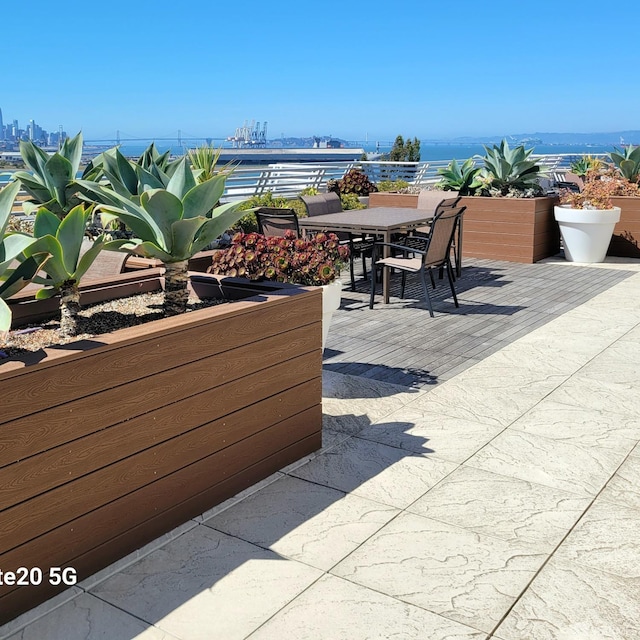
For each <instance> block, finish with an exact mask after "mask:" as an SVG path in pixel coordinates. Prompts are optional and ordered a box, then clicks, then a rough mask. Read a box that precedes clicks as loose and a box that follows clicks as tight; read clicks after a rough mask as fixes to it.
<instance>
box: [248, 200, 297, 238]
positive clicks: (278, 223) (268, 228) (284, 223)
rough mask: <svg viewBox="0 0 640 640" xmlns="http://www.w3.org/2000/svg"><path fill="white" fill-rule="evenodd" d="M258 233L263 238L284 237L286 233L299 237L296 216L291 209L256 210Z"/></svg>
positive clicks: (263, 208) (264, 208) (266, 208)
mask: <svg viewBox="0 0 640 640" xmlns="http://www.w3.org/2000/svg"><path fill="white" fill-rule="evenodd" d="M255 215H256V220H257V221H258V233H261V234H262V235H264V236H277V237H279V238H282V237H284V234H285V233H286V232H287V231H293V232H294V233H295V234H296V236H297V237H300V227H299V225H298V216H297V215H296V212H295V211H294V210H293V209H278V208H275V207H261V208H260V209H257V210H256V214H255Z"/></svg>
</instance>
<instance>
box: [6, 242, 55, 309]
mask: <svg viewBox="0 0 640 640" xmlns="http://www.w3.org/2000/svg"><path fill="white" fill-rule="evenodd" d="M32 242H33V238H32ZM46 258H47V255H46V254H40V255H37V256H32V257H31V258H27V259H26V260H23V261H22V262H21V263H20V264H19V265H18V266H17V267H16V268H15V269H11V270H10V271H7V272H5V274H4V276H3V278H2V280H0V298H5V299H7V298H10V297H11V296H12V295H13V294H14V293H17V292H18V291H20V289H23V288H24V287H25V286H26V285H27V284H29V282H31V280H32V278H33V276H34V275H35V273H36V272H37V271H38V269H39V268H40V265H41V264H42V262H43V261H44V260H45V259H46Z"/></svg>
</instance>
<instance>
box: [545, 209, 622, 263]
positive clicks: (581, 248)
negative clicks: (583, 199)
mask: <svg viewBox="0 0 640 640" xmlns="http://www.w3.org/2000/svg"><path fill="white" fill-rule="evenodd" d="M554 214H555V218H556V220H557V221H558V226H559V227H560V233H561V235H562V243H563V245H564V255H565V258H566V259H567V260H569V261H571V262H603V261H604V258H605V256H606V255H607V249H608V248H609V243H610V242H611V236H612V235H613V229H614V227H615V226H616V222H618V220H620V207H613V209H572V208H570V207H563V206H560V207H554Z"/></svg>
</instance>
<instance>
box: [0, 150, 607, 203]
mask: <svg viewBox="0 0 640 640" xmlns="http://www.w3.org/2000/svg"><path fill="white" fill-rule="evenodd" d="M581 155H582V154H567V153H564V154H556V155H534V156H532V158H535V159H536V160H538V161H539V162H540V163H541V164H542V165H543V166H544V174H545V175H546V176H547V179H550V180H558V179H561V177H562V176H563V174H564V173H565V172H566V171H567V170H568V169H569V165H570V164H571V162H572V161H573V160H575V159H576V158H578V157H580V156H581ZM600 155H603V156H604V155H606V154H600ZM474 160H475V161H476V164H479V163H480V162H481V157H480V156H477V157H475V158H474ZM449 162H450V160H433V161H430V162H378V161H375V160H373V161H352V162H323V163H297V164H293V163H279V164H273V165H269V166H268V167H243V166H239V167H236V168H235V169H234V171H233V172H232V173H231V174H230V175H229V177H228V178H227V183H226V188H225V191H224V194H223V196H222V200H223V201H224V202H230V201H234V200H245V199H248V198H251V197H252V196H261V195H264V194H266V193H267V192H271V193H272V194H273V195H274V196H282V197H285V198H295V197H296V196H298V195H299V194H300V192H301V191H303V190H304V189H307V188H309V187H311V188H315V189H318V191H324V190H326V183H327V181H328V180H339V179H340V178H342V177H343V176H344V175H345V174H346V173H347V171H349V169H353V168H358V169H361V170H362V171H363V172H364V173H366V175H367V177H368V178H369V179H370V180H371V181H372V182H380V181H382V180H405V181H406V182H408V183H409V185H410V186H411V187H412V188H413V189H415V190H419V189H420V188H427V187H430V186H433V185H434V184H435V183H436V182H438V181H439V180H440V175H439V173H438V169H440V168H444V167H446V166H447V165H448V164H449ZM11 173H12V172H11V171H6V172H1V173H0V186H2V184H3V183H4V182H5V181H7V180H9V179H10V174H11Z"/></svg>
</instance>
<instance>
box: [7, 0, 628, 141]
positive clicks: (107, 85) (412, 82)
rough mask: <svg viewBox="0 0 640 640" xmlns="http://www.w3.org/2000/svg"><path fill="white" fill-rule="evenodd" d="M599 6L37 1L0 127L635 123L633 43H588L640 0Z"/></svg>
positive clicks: (289, 128) (194, 132)
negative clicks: (28, 123) (604, 47)
mask: <svg viewBox="0 0 640 640" xmlns="http://www.w3.org/2000/svg"><path fill="white" fill-rule="evenodd" d="M602 9H603V7H602V4H601V3H600V2H598V3H596V2H595V0H583V2H581V3H580V5H577V4H576V3H560V4H558V3H555V2H553V3H552V2H550V1H548V0H541V2H538V3H536V5H535V8H532V7H529V6H526V5H519V4H517V3H513V2H511V1H507V0H495V1H494V2H493V3H491V4H490V5H486V6H480V5H478V4H477V3H476V2H472V1H471V0H460V2H458V3H454V4H452V3H444V2H441V3H431V2H424V0H421V1H418V0H404V1H403V2H400V3H396V4H395V5H389V4H388V3H382V2H379V1H377V0H372V1H370V2H369V3H367V4H366V5H363V4H361V3H346V4H345V3H342V2H337V1H336V0H327V2H326V3H325V4H324V5H323V7H322V10H321V11H318V7H314V6H312V5H305V4H304V3H299V2H297V1H296V2H294V0H280V1H279V2H276V3H271V4H270V5H268V6H266V5H264V3H261V2H256V1H255V0H246V2H244V3H241V5H239V4H238V3H235V4H233V3H223V4H222V5H219V6H218V5H215V6H214V5H212V4H211V3H210V2H207V1H205V0H193V1H192V2H191V3H189V5H188V6H180V7H177V6H176V5H174V4H173V3H168V2H162V1H161V2H159V3H156V4H155V5H154V6H153V8H151V7H150V6H148V5H147V4H146V3H130V2H128V3H124V2H123V1H122V0H113V2H112V3H111V4H110V9H109V11H106V12H105V11H103V9H102V8H101V7H98V6H93V5H87V4H86V3H80V2H79V1H78V0H69V1H68V2H67V3H66V5H65V10H64V11H60V10H59V7H57V6H56V5H55V3H50V2H48V1H47V2H45V0H32V2H31V3H30V5H29V10H30V13H31V14H32V15H34V16H37V17H38V21H39V23H40V24H46V25H47V35H46V36H41V37H43V38H44V41H46V48H45V49H43V48H42V47H36V46H33V47H31V46H29V47H23V48H21V49H20V54H19V56H18V55H16V51H15V43H14V42H12V41H11V39H9V38H5V39H3V40H2V41H0V51H1V52H2V53H4V54H5V55H4V59H5V60H7V61H8V60H15V61H16V62H15V64H6V65H5V67H4V68H3V86H4V87H11V90H10V91H3V95H2V98H1V99H0V102H2V109H3V113H4V117H5V125H6V124H7V120H10V119H13V118H15V117H17V118H25V117H28V116H29V115H30V114H33V115H31V116H30V117H32V118H34V119H35V120H36V121H37V122H40V123H42V126H43V127H44V128H45V129H47V130H49V131H56V130H57V129H58V127H59V125H60V124H63V125H64V129H65V130H66V131H67V132H68V133H69V135H75V133H77V132H78V131H82V132H83V135H84V137H85V138H86V139H89V140H99V139H108V140H113V139H115V137H116V132H117V131H118V130H119V131H120V134H121V136H122V137H135V138H141V139H149V138H155V137H169V136H177V132H178V130H180V131H181V133H182V136H184V137H186V138H193V137H202V138H205V137H211V138H225V137H227V136H232V135H233V133H234V131H235V129H236V128H237V127H239V126H242V124H243V123H244V122H245V121H247V120H248V121H251V120H254V119H255V120H257V121H260V122H264V121H267V122H268V123H269V138H271V139H278V138H280V137H310V136H314V135H316V136H324V135H327V136H334V137H337V138H341V139H345V140H367V139H368V140H372V141H375V140H393V139H394V138H395V136H396V135H398V134H402V135H403V136H405V137H407V136H410V137H418V138H419V139H451V138H457V137H463V136H474V137H477V136H484V137H493V136H496V135H500V134H503V133H504V134H507V133H513V134H515V133H518V132H545V131H547V132H574V133H575V132H608V131H624V130H635V129H640V122H639V118H638V109H637V106H638V104H639V103H640V86H638V84H637V83H635V82H633V78H632V74H631V73H630V69H633V68H636V67H637V66H638V62H640V53H639V52H638V51H637V50H636V48H634V47H630V48H629V49H630V50H629V51H626V50H625V52H624V56H622V55H619V56H610V55H600V54H599V53H597V51H596V48H597V46H598V44H599V43H600V42H604V41H606V40H607V39H609V40H611V41H613V42H615V41H616V39H620V40H622V39H623V38H624V32H625V26H626V25H634V24H637V22H638V17H640V6H638V5H635V4H629V3H622V4H612V5H609V6H607V8H606V11H603V10H602ZM151 11H152V12H153V16H151V15H150V12H151ZM151 17H152V18H153V19H152V21H151ZM72 34H73V35H74V36H75V35H78V34H81V35H82V36H83V37H82V38H77V39H74V38H72V37H71V36H72ZM559 34H561V35H562V38H561V40H560V41H558V46H554V43H555V42H556V41H557V35H559ZM593 36H595V38H594V37H593ZM39 37H40V36H39ZM594 47H595V48H594ZM43 52H46V53H43ZM62 60H65V61H68V60H73V62H72V63H71V65H69V63H68V62H65V63H64V65H63V64H62V63H61V62H60V61H62ZM20 122H22V120H20ZM23 126H24V125H23Z"/></svg>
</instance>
